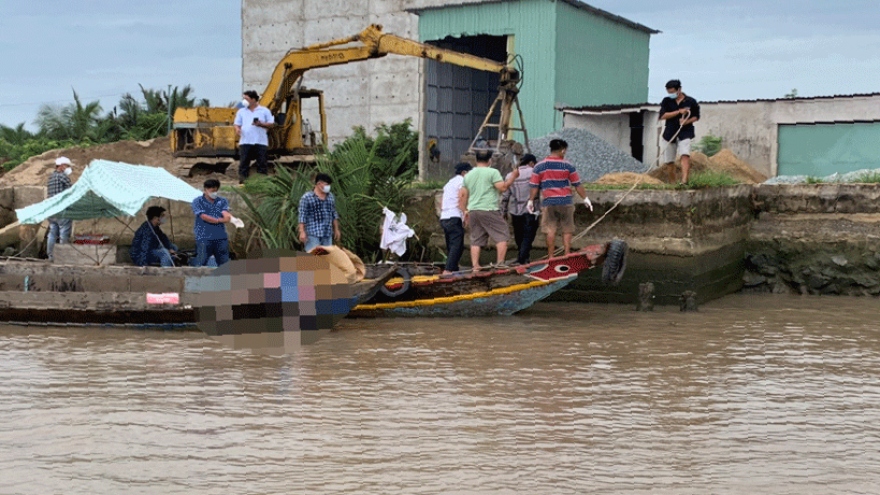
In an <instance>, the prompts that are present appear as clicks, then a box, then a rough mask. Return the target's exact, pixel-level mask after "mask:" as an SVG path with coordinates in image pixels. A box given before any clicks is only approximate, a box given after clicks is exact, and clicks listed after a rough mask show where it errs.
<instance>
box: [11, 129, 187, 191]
mask: <svg viewBox="0 0 880 495" xmlns="http://www.w3.org/2000/svg"><path fill="white" fill-rule="evenodd" d="M59 156H66V157H68V158H70V159H71V161H73V163H74V167H73V175H72V176H71V177H72V178H73V179H74V181H75V180H76V179H77V178H79V176H80V174H82V171H83V168H85V166H86V165H88V164H89V163H91V161H92V160H98V159H102V160H112V161H116V162H124V163H131V164H133V165H152V166H154V167H164V168H165V169H167V170H168V171H169V172H171V174H172V175H174V176H177V171H176V170H175V167H174V166H173V164H172V157H171V144H170V143H169V141H168V138H167V137H161V138H156V139H152V140H150V141H119V142H116V143H108V144H101V145H98V146H90V147H88V148H79V147H76V148H66V149H57V150H50V151H47V152H45V153H43V154H42V155H37V156H35V157H32V158H30V159H29V160H27V161H26V162H24V163H22V164H21V165H19V166H17V167H15V168H14V169H12V170H11V171H9V172H7V173H6V174H5V175H3V177H2V178H0V186H12V185H34V186H36V185H39V186H42V185H45V184H46V181H48V179H49V175H50V174H51V173H52V171H53V170H54V164H55V159H56V158H58V157H59ZM201 180H203V181H204V177H202V178H201Z"/></svg>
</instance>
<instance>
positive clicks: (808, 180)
mask: <svg viewBox="0 0 880 495" xmlns="http://www.w3.org/2000/svg"><path fill="white" fill-rule="evenodd" d="M804 183H806V184H824V183H825V181H824V180H823V179H822V178H820V177H813V176H812V175H810V176H807V178H806V180H805V181H804Z"/></svg>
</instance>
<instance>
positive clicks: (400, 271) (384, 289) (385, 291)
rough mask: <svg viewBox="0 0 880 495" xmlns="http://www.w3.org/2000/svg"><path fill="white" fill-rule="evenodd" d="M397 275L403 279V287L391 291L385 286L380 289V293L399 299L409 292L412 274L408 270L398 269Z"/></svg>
mask: <svg viewBox="0 0 880 495" xmlns="http://www.w3.org/2000/svg"><path fill="white" fill-rule="evenodd" d="M397 274H398V275H400V277H401V278H403V285H401V286H400V288H399V289H397V290H389V289H388V288H387V287H385V285H382V287H380V288H379V292H381V293H382V294H385V295H386V296H388V297H397V296H399V295H401V294H403V293H404V292H406V291H408V290H409V285H410V282H412V274H411V273H410V272H409V270H407V269H406V268H398V269H397Z"/></svg>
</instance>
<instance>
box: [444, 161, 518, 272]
mask: <svg viewBox="0 0 880 495" xmlns="http://www.w3.org/2000/svg"><path fill="white" fill-rule="evenodd" d="M491 159H492V152H491V151H489V150H480V151H477V166H476V167H474V169H473V170H471V171H470V172H468V173H467V175H465V176H464V182H463V183H462V187H461V189H460V190H459V199H458V206H459V208H460V209H461V211H462V214H463V215H464V224H465V226H470V229H471V264H472V265H473V267H474V270H479V269H480V248H482V247H483V246H486V245H487V244H488V241H489V238H490V237H491V238H492V240H493V241H494V242H495V249H496V251H497V252H498V257H497V258H496V260H497V261H496V265H503V264H504V257H505V256H507V241H508V240H509V239H510V228H509V227H508V226H507V222H505V221H504V217H503V216H502V215H501V209H500V207H499V199H500V197H501V193H503V192H504V191H506V190H507V189H508V188H509V187H510V186H511V184H513V181H515V180H516V178H517V177H519V170H517V169H514V170H513V173H512V174H510V176H509V177H508V178H507V180H504V179H502V178H501V172H499V171H498V169H495V168H492V167H490V166H489V160H491Z"/></svg>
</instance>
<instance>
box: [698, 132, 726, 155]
mask: <svg viewBox="0 0 880 495" xmlns="http://www.w3.org/2000/svg"><path fill="white" fill-rule="evenodd" d="M721 142H722V139H721V138H720V137H718V136H713V135H711V134H707V135H705V136H703V137H702V138H700V140H699V142H697V144H695V145H694V150H696V151H699V152H700V153H703V154H705V155H706V156H713V155H715V154H717V153H718V152H719V151H721Z"/></svg>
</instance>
